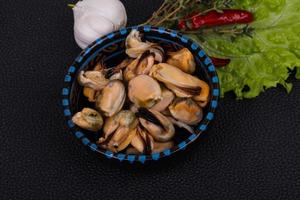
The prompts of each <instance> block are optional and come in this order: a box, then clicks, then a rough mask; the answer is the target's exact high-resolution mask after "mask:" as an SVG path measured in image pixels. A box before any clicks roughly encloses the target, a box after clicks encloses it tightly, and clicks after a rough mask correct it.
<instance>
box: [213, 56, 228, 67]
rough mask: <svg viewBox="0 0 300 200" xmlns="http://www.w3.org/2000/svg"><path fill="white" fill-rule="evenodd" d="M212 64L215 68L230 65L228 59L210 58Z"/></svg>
mask: <svg viewBox="0 0 300 200" xmlns="http://www.w3.org/2000/svg"><path fill="white" fill-rule="evenodd" d="M210 58H211V61H212V63H213V64H214V65H215V66H216V67H224V66H226V65H228V64H229V63H230V59H227V58H225V59H224V58H214V57H210Z"/></svg>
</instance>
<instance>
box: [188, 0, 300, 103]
mask: <svg viewBox="0 0 300 200" xmlns="http://www.w3.org/2000/svg"><path fill="white" fill-rule="evenodd" d="M233 8H237V9H245V10H249V11H251V12H252V13H254V16H255V22H253V23H252V24H251V25H250V27H252V28H254V31H253V33H252V34H253V35H252V37H248V36H245V35H243V36H238V37H237V38H235V39H234V40H232V37H231V36H229V35H220V34H214V33H212V34H203V35H201V39H199V37H198V36H197V35H195V34H193V35H190V36H191V37H193V39H195V40H197V41H198V42H199V43H200V44H201V46H202V47H203V48H204V49H205V51H206V52H207V53H208V55H210V56H214V57H219V58H230V59H231V63H230V64H229V65H228V66H227V67H225V68H219V69H218V74H219V77H220V81H221V89H222V95H224V93H226V92H228V91H234V93H235V94H236V95H237V98H254V97H256V96H258V95H259V94H260V93H261V92H263V91H265V90H266V89H268V88H271V87H276V86H277V85H278V84H281V85H283V86H284V87H285V88H286V89H287V91H288V92H290V91H291V89H292V84H291V83H287V82H286V80H287V78H288V77H289V75H290V72H289V69H294V68H295V67H297V68H298V70H297V73H296V77H297V78H298V79H300V20H299V19H300V4H299V0H236V1H235V5H234V6H233Z"/></svg>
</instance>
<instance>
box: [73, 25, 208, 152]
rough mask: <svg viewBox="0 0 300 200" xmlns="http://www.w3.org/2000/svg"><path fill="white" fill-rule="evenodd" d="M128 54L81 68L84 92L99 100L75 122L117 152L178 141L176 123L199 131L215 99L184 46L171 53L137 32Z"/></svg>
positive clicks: (160, 148)
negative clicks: (107, 63) (109, 62)
mask: <svg viewBox="0 0 300 200" xmlns="http://www.w3.org/2000/svg"><path fill="white" fill-rule="evenodd" d="M126 54H127V55H128V58H126V59H124V60H123V61H122V62H121V63H120V64H119V65H118V66H116V67H113V68H108V67H106V66H105V65H104V64H103V62H102V63H101V62H99V63H97V64H96V66H95V67H94V69H93V70H92V71H81V72H80V73H79V75H78V82H79V83H80V85H82V86H83V94H84V96H86V97H87V98H88V101H90V102H94V103H95V109H92V108H84V109H83V110H82V111H81V112H78V113H76V114H75V115H74V116H73V118H72V120H73V122H74V123H75V124H76V125H78V126H79V127H81V128H83V129H86V130H89V131H93V132H98V131H100V130H101V129H102V135H101V137H100V138H99V140H98V141H97V144H98V145H99V146H100V147H101V148H104V149H107V150H110V151H112V152H120V151H124V152H126V153H127V154H141V153H144V154H150V153H155V152H162V151H164V150H165V149H167V148H172V146H173V145H174V143H173V138H174V135H175V128H174V125H175V126H178V127H181V128H184V129H186V130H188V131H189V132H193V128H192V126H194V125H196V124H198V123H199V122H200V121H201V120H202V118H203V108H204V107H205V106H206V105H207V103H208V101H209V90H210V88H209V86H208V84H207V83H206V82H204V81H202V80H200V79H199V78H197V77H196V76H193V75H192V74H193V73H194V72H195V68H196V63H195V60H194V57H193V55H192V53H191V52H190V51H189V50H188V49H187V48H183V49H181V50H179V51H176V52H165V50H164V49H163V48H162V47H161V46H159V45H158V44H155V43H151V42H148V41H146V42H143V41H142V38H141V34H140V33H139V32H138V31H137V30H133V31H132V32H131V33H130V34H129V35H128V37H127V38H126Z"/></svg>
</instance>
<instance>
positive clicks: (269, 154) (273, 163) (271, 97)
mask: <svg viewBox="0 0 300 200" xmlns="http://www.w3.org/2000/svg"><path fill="white" fill-rule="evenodd" d="M123 2H125V6H126V8H127V12H128V15H129V24H130V25H134V24H137V23H140V22H143V21H144V20H145V19H147V17H149V16H150V15H151V13H152V11H154V9H156V8H157V7H158V6H159V4H160V2H161V1H159V0H155V1H154V0H151V1H150V0H126V1H123ZM67 3H72V2H70V1H67V0H31V1H25V0H9V1H4V0H0V91H1V95H0V103H1V104H0V110H1V116H0V134H1V135H0V156H1V157H0V199H71V198H73V199H158V198H161V199H300V112H299V110H300V82H299V81H296V80H294V79H292V82H293V83H294V90H293V92H292V93H291V94H289V95H288V94H286V92H285V91H284V89H283V88H281V87H279V88H276V89H271V90H268V91H267V92H266V93H264V94H262V95H260V96H259V97H258V98H256V99H253V100H244V101H236V100H235V99H234V97H233V96H231V95H228V96H227V97H226V98H225V99H222V101H221V103H220V106H219V108H218V112H217V117H216V120H215V121H214V122H213V123H212V124H211V125H212V126H211V127H210V129H209V130H208V131H207V132H206V134H205V135H204V136H203V137H202V138H201V139H200V140H199V141H198V142H197V143H195V144H194V145H192V146H191V147H188V148H187V150H186V151H184V152H181V153H179V154H178V155H176V156H174V157H172V158H169V159H163V160H160V161H159V162H154V163H148V164H146V165H129V164H124V163H121V164H119V163H117V162H112V161H110V160H108V159H106V158H102V157H101V156H100V155H98V154H96V153H94V152H91V151H90V150H89V149H88V148H86V147H84V146H83V145H82V144H80V143H79V141H77V140H76V139H75V138H74V137H73V136H72V135H71V134H70V133H69V132H68V130H67V128H66V126H65V122H64V117H63V114H62V109H61V107H60V103H61V101H60V94H61V89H62V85H63V78H64V75H65V73H66V72H67V68H68V66H69V65H70V64H71V63H72V61H73V59H74V58H75V57H76V56H77V55H78V54H79V53H80V49H79V48H78V47H77V45H76V43H75V42H74V39H73V27H72V26H73V14H72V10H70V9H69V8H68V7H67Z"/></svg>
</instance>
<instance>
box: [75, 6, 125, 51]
mask: <svg viewBox="0 0 300 200" xmlns="http://www.w3.org/2000/svg"><path fill="white" fill-rule="evenodd" d="M73 12H74V37H75V40H76V42H77V44H78V46H80V47H81V48H82V49H84V48H86V47H87V46H88V45H89V44H91V43H92V42H94V41H95V40H96V39H97V38H99V37H102V36H104V35H106V34H108V33H110V32H113V31H116V30H119V29H120V28H122V27H125V26H126V23H127V15H126V10H125V7H124V5H123V4H122V2H121V1H119V0H83V1H79V2H78V3H77V4H76V5H75V6H74V8H73Z"/></svg>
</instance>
